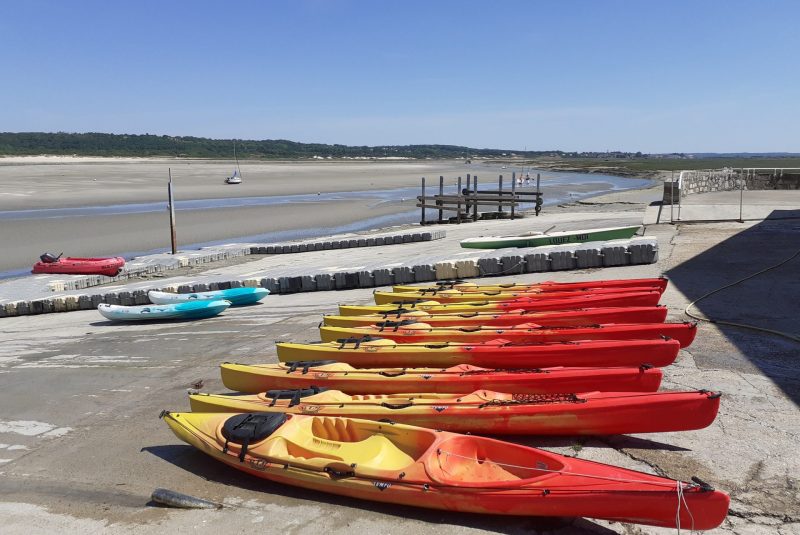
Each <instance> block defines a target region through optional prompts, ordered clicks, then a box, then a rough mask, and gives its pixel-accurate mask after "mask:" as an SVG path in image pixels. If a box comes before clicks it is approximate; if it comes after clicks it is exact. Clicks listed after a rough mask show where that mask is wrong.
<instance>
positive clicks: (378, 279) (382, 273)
mask: <svg viewBox="0 0 800 535" xmlns="http://www.w3.org/2000/svg"><path fill="white" fill-rule="evenodd" d="M372 279H373V282H374V283H375V286H391V285H392V283H394V277H393V276H392V272H391V271H389V270H388V269H385V268H381V269H376V270H374V271H373V272H372Z"/></svg>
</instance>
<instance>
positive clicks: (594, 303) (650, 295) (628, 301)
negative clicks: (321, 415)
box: [339, 290, 661, 316]
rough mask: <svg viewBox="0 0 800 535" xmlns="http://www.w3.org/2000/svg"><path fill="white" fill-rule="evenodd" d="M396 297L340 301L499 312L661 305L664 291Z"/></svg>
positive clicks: (369, 310)
mask: <svg viewBox="0 0 800 535" xmlns="http://www.w3.org/2000/svg"><path fill="white" fill-rule="evenodd" d="M392 295H395V298H394V299H393V300H392V302H391V303H389V304H385V305H339V314H341V315H342V316H358V315H362V314H383V313H384V312H387V311H389V312H391V311H395V310H397V309H415V310H424V311H426V312H428V313H430V314H459V313H461V312H500V311H504V310H536V311H540V312H541V311H545V310H574V309H577V308H593V307H653V306H656V305H658V301H659V300H660V299H661V292H658V291H655V290H651V291H646V292H625V293H619V294H600V295H588V294H587V295H584V296H581V297H569V298H563V299H544V298H538V299H529V298H523V299H513V300H511V301H488V300H482V301H480V300H477V298H476V300H475V301H470V302H468V303H466V302H464V303H440V302H439V301H437V300H431V299H418V298H412V297H408V294H403V293H398V294H392Z"/></svg>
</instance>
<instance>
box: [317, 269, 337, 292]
mask: <svg viewBox="0 0 800 535" xmlns="http://www.w3.org/2000/svg"><path fill="white" fill-rule="evenodd" d="M314 282H315V283H316V285H317V290H322V291H327V290H333V289H334V288H336V286H334V281H333V275H331V274H330V273H320V274H318V275H315V276H314Z"/></svg>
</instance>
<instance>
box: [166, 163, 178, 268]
mask: <svg viewBox="0 0 800 535" xmlns="http://www.w3.org/2000/svg"><path fill="white" fill-rule="evenodd" d="M167 172H168V173H169V182H168V183H167V197H168V202H169V230H170V237H171V239H172V240H171V241H172V254H176V253H177V252H178V242H177V237H176V234H175V202H174V200H173V198H172V169H171V168H167Z"/></svg>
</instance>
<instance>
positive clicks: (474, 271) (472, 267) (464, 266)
mask: <svg viewBox="0 0 800 535" xmlns="http://www.w3.org/2000/svg"><path fill="white" fill-rule="evenodd" d="M456 272H457V273H458V278H459V279H468V278H472V277H480V275H481V273H480V269H478V263H477V262H476V261H475V260H457V261H456Z"/></svg>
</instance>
